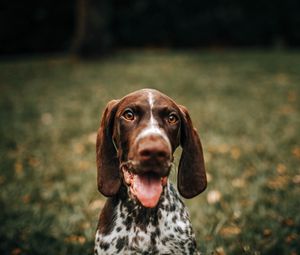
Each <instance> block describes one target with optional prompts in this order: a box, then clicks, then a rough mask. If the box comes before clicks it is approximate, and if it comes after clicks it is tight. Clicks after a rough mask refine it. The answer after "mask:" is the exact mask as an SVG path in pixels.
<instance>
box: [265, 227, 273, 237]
mask: <svg viewBox="0 0 300 255" xmlns="http://www.w3.org/2000/svg"><path fill="white" fill-rule="evenodd" d="M263 235H264V236H265V237H269V236H271V235H272V230H271V229H269V228H265V229H264V232H263Z"/></svg>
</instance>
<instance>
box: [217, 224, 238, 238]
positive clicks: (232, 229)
mask: <svg viewBox="0 0 300 255" xmlns="http://www.w3.org/2000/svg"><path fill="white" fill-rule="evenodd" d="M240 233H241V229H240V228H239V227H237V226H228V227H223V228H221V230H220V235H222V236H224V237H226V236H233V235H238V234H240Z"/></svg>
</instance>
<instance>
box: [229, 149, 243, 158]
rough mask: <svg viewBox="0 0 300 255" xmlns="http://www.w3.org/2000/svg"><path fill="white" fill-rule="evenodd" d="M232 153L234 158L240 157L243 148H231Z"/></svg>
mask: <svg viewBox="0 0 300 255" xmlns="http://www.w3.org/2000/svg"><path fill="white" fill-rule="evenodd" d="M230 154H231V157H232V158H233V159H238V158H239V157H240V156H241V150H240V149H239V148H237V147H234V148H232V149H231V151H230Z"/></svg>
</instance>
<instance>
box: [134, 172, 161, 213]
mask: <svg viewBox="0 0 300 255" xmlns="http://www.w3.org/2000/svg"><path fill="white" fill-rule="evenodd" d="M133 191H134V194H135V196H136V197H137V199H138V200H139V201H140V202H141V204H142V205H143V206H144V207H150V208H152V207H155V206H156V205H157V203H158V201H159V198H160V195H161V192H162V182H161V178H160V177H158V176H155V175H152V174H145V175H135V176H134V180H133Z"/></svg>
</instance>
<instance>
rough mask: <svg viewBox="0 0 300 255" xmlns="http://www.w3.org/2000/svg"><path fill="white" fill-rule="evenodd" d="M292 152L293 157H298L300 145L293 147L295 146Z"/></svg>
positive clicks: (299, 155) (299, 157)
mask: <svg viewBox="0 0 300 255" xmlns="http://www.w3.org/2000/svg"><path fill="white" fill-rule="evenodd" d="M292 154H293V155H294V157H296V158H297V159H300V147H295V148H293V150H292Z"/></svg>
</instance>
